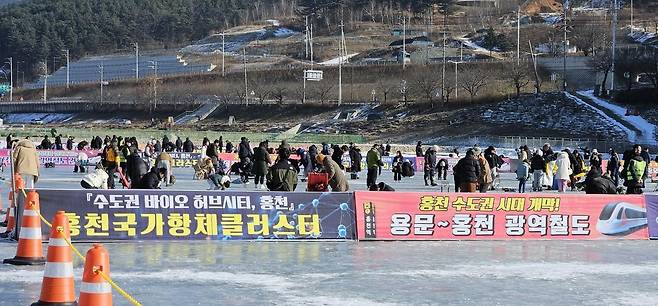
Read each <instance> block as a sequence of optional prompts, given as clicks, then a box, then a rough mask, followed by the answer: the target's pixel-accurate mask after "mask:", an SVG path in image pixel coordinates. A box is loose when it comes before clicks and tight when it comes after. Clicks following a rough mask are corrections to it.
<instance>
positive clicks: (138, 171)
mask: <svg viewBox="0 0 658 306" xmlns="http://www.w3.org/2000/svg"><path fill="white" fill-rule="evenodd" d="M127 163H128V167H127V168H126V176H128V177H129V178H130V182H131V187H132V189H138V188H139V186H138V185H139V184H141V180H142V177H143V176H144V175H145V174H146V173H148V172H149V170H148V169H149V167H148V165H147V164H146V162H145V161H144V160H143V159H142V158H141V157H140V156H139V154H137V153H135V154H132V155H130V156H128V159H127ZM135 185H137V186H135Z"/></svg>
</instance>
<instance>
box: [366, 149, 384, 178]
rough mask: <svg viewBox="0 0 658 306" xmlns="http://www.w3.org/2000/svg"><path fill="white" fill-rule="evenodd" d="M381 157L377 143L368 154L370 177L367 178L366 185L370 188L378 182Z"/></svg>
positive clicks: (367, 163) (367, 161) (367, 162)
mask: <svg viewBox="0 0 658 306" xmlns="http://www.w3.org/2000/svg"><path fill="white" fill-rule="evenodd" d="M380 163H381V157H380V155H379V151H378V150H377V145H374V146H372V148H371V149H370V151H368V154H367V155H366V165H367V167H368V177H367V179H366V187H368V188H370V186H372V185H373V184H377V175H378V171H379V164H380Z"/></svg>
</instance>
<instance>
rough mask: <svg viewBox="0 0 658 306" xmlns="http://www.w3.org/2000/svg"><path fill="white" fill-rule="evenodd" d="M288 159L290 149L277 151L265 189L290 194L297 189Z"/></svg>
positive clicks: (292, 169)
mask: <svg viewBox="0 0 658 306" xmlns="http://www.w3.org/2000/svg"><path fill="white" fill-rule="evenodd" d="M263 146H264V144H263ZM259 148H262V146H259ZM263 150H264V149H263ZM254 158H258V157H257V155H256V153H254ZM289 158H290V149H287V148H281V149H279V156H278V158H277V162H276V164H274V165H273V166H272V167H271V168H270V171H269V172H268V173H267V188H269V190H270V191H287V192H292V191H295V189H296V188H297V171H296V170H295V167H293V165H292V164H291V163H290V160H289ZM341 173H342V172H341ZM256 184H258V182H256Z"/></svg>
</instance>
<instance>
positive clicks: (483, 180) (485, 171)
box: [473, 148, 493, 193]
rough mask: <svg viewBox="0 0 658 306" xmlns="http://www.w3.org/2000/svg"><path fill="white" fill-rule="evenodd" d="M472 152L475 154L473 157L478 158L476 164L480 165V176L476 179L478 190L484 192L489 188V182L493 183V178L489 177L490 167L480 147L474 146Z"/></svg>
mask: <svg viewBox="0 0 658 306" xmlns="http://www.w3.org/2000/svg"><path fill="white" fill-rule="evenodd" d="M473 153H474V154H475V157H476V158H477V160H478V164H479V165H480V177H479V179H478V184H479V187H480V192H481V193H486V192H487V191H488V190H489V188H491V184H492V183H493V179H492V178H491V167H490V166H489V163H488V162H487V159H486V158H484V156H482V153H481V152H480V148H474V149H473Z"/></svg>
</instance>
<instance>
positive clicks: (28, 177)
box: [13, 139, 39, 189]
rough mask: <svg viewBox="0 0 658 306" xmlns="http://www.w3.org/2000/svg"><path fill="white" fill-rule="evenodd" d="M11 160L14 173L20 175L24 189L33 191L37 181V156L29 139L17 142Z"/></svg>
mask: <svg viewBox="0 0 658 306" xmlns="http://www.w3.org/2000/svg"><path fill="white" fill-rule="evenodd" d="M13 159H14V164H13V170H14V173H16V174H20V175H22V176H23V181H25V183H26V187H27V188H30V189H33V188H34V184H36V182H37V181H38V180H39V156H38V155H37V149H36V147H35V146H34V143H33V142H32V141H31V140H29V139H24V140H21V141H19V142H18V143H17V144H16V147H15V148H14V151H13Z"/></svg>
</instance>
